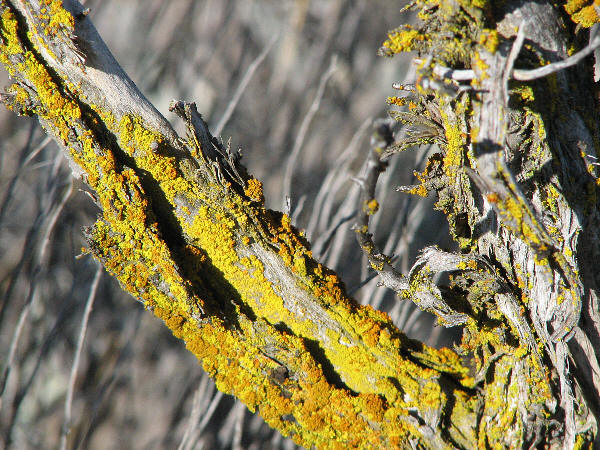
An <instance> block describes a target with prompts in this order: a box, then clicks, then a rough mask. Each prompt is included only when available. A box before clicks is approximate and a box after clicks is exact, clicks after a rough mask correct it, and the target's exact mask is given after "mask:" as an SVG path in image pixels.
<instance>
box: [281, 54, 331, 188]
mask: <svg viewBox="0 0 600 450" xmlns="http://www.w3.org/2000/svg"><path fill="white" fill-rule="evenodd" d="M336 67H337V56H336V55H333V56H332V57H331V62H330V63H329V67H328V68H327V70H326V71H325V73H324V74H323V75H322V76H321V80H320V81H319V86H318V87H317V92H316V94H315V98H314V99H313V101H312V104H311V105H310V108H309V109H308V112H307V113H306V115H305V116H304V119H303V120H302V123H301V124H300V129H299V130H298V135H297V136H296V140H295V142H294V147H293V148H292V151H291V153H290V156H289V157H288V160H287V163H286V166H285V174H284V177H283V198H284V199H285V198H286V197H289V198H290V199H291V198H292V178H293V177H294V169H295V168H296V161H297V160H298V156H299V155H300V150H301V149H302V145H303V144H304V139H305V138H306V133H307V132H308V127H309V126H310V123H311V122H312V119H313V117H314V116H315V114H316V113H317V111H318V110H319V107H320V106H321V100H323V94H324V93H325V86H326V85H327V81H329V79H330V78H331V76H332V75H333V74H334V72H335V70H336Z"/></svg>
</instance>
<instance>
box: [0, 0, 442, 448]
mask: <svg viewBox="0 0 600 450" xmlns="http://www.w3.org/2000/svg"><path fill="white" fill-rule="evenodd" d="M86 6H88V7H89V8H90V9H91V13H90V15H89V17H90V19H91V20H92V21H93V22H94V23H95V25H96V27H97V28H98V30H99V32H100V34H101V36H102V37H103V38H104V39H105V41H106V43H107V44H108V46H109V48H110V49H111V50H112V52H113V53H114V55H115V57H116V59H117V60H118V61H119V63H120V64H121V65H122V66H123V68H124V69H125V71H126V72H127V73H128V74H129V75H130V77H131V78H132V79H133V80H134V82H135V83H136V84H137V85H138V86H139V88H140V90H141V91H142V92H143V93H144V94H145V95H147V97H148V98H149V99H150V100H151V101H152V102H153V103H154V104H155V105H156V106H157V108H158V109H159V111H161V112H162V113H163V114H165V116H166V117H167V118H168V119H169V120H170V121H171V123H173V124H174V126H175V128H176V129H177V130H178V131H180V132H181V131H182V130H183V127H182V124H181V123H180V122H179V121H178V119H176V118H175V117H174V116H171V115H170V113H169V112H168V104H169V102H170V101H171V100H172V99H181V100H187V101H195V102H196V103H197V105H198V110H199V111H200V112H201V113H202V114H203V116H204V118H205V119H206V120H207V122H208V123H209V125H210V126H211V130H212V131H213V134H216V135H220V136H221V137H222V138H223V140H224V141H225V142H227V141H228V140H229V139H231V145H232V147H234V148H241V149H242V152H243V155H244V158H243V160H242V162H243V163H244V164H245V165H246V166H247V167H248V168H249V171H250V172H251V173H253V174H254V175H255V176H256V177H257V178H259V179H260V180H262V181H263V182H264V185H265V195H266V198H267V205H268V206H269V207H270V208H273V209H278V210H286V211H289V212H290V214H291V216H292V218H293V221H294V224H295V225H296V226H298V227H300V228H303V229H305V230H306V232H307V235H308V237H309V238H310V240H311V242H312V245H313V253H314V255H315V257H316V258H317V259H319V260H320V261H322V262H325V263H326V264H327V265H328V266H330V267H332V268H333V269H335V270H336V271H338V273H339V274H340V275H341V277H342V279H343V280H345V282H346V286H347V287H348V289H349V291H351V293H352V295H353V296H354V297H355V298H356V299H357V300H358V301H360V302H362V303H370V304H372V305H373V306H374V307H376V308H378V309H381V310H384V311H387V312H388V313H390V315H391V316H392V318H393V319H394V321H395V323H396V324H397V326H398V327H399V328H400V329H401V330H403V331H404V332H405V333H407V334H408V335H409V336H411V337H414V338H417V339H420V340H423V341H424V342H426V343H428V344H430V345H435V346H438V347H439V346H449V345H452V334H451V333H448V332H446V331H445V330H442V329H441V328H440V327H436V326H435V324H434V321H433V319H432V317H431V316H430V315H428V314H423V313H421V312H420V311H419V310H418V309H416V308H415V307H414V305H412V304H411V303H409V302H401V301H399V300H397V299H396V298H395V297H394V295H393V294H392V293H391V292H389V291H387V290H386V289H385V288H383V287H379V286H378V284H377V278H376V277H374V276H373V273H372V271H370V270H369V269H368V265H367V262H366V259H365V258H364V257H363V256H362V255H361V253H360V250H359V247H358V245H357V244H356V241H355V237H354V233H353V232H352V231H351V230H350V227H351V225H352V217H353V214H354V212H355V209H356V205H357V204H358V188H357V186H356V184H355V183H354V182H353V181H352V177H357V176H360V172H361V166H362V164H363V162H364V160H365V158H366V155H367V152H368V150H369V139H370V136H371V134H372V122H373V121H374V120H375V119H377V118H381V117H386V110H387V109H388V108H387V105H386V102H385V101H386V97H387V96H390V95H394V93H395V92H394V90H393V89H392V83H394V82H402V81H405V80H407V79H408V80H409V81H410V76H411V74H410V72H409V71H410V63H409V60H408V59H406V60H402V59H400V58H395V59H386V58H383V57H378V56H376V52H377V49H378V48H379V46H380V45H381V43H382V42H383V41H384V40H385V38H386V32H387V31H388V30H390V29H392V28H394V27H396V26H398V25H399V24H400V23H401V22H406V21H408V20H410V16H408V15H406V14H400V9H401V8H402V6H404V2H402V1H397V2H394V1H391V2H390V1H388V0H327V1H310V0H202V1H193V0H173V1H165V0H95V1H94V0H89V1H87V2H86ZM0 82H1V85H2V86H3V87H4V86H7V85H8V83H9V81H8V77H7V74H6V73H5V72H4V71H0ZM432 151H435V149H431V148H415V149H413V150H411V151H408V152H405V153H403V154H400V155H397V156H394V157H393V158H392V159H391V160H390V165H389V168H388V170H387V171H386V173H385V174H384V175H383V177H382V178H381V180H380V185H379V187H378V196H377V197H378V200H379V201H380V204H381V205H382V206H381V209H380V212H379V213H378V214H377V215H376V216H374V218H373V221H372V222H373V223H372V228H371V230H372V231H373V232H374V233H375V241H376V243H377V244H378V245H379V246H380V249H382V250H384V251H385V252H386V253H387V254H389V255H394V256H395V257H396V266H397V267H398V268H399V269H400V270H401V271H403V272H404V273H406V272H407V271H408V270H409V268H410V266H411V265H412V262H413V261H414V259H415V256H416V254H417V252H418V250H419V249H421V248H423V247H424V246H425V245H431V244H438V245H440V246H442V247H443V248H449V247H450V246H451V244H450V242H449V237H448V231H447V225H446V222H445V219H444V217H443V215H442V214H441V213H439V212H437V211H435V210H434V209H433V199H432V198H428V199H423V198H420V197H411V196H408V195H406V194H402V193H399V192H396V190H395V187H396V186H398V185H407V184H413V183H415V180H414V177H413V171H414V170H420V169H422V168H423V163H424V160H425V158H426V156H427V155H428V154H430V153H431V152H432ZM78 183H79V182H75V181H73V180H72V179H71V176H70V171H69V169H68V165H67V164H66V162H65V160H64V159H63V157H62V156H61V154H60V152H59V150H58V148H57V146H56V145H55V144H54V142H53V141H51V140H50V139H48V138H47V137H46V136H45V134H44V132H43V130H42V129H41V128H40V127H39V125H38V123H37V121H36V120H35V119H30V118H21V117H16V116H15V115H14V114H13V113H11V112H9V111H7V110H6V109H5V108H4V107H0V363H1V364H2V365H1V372H0V395H1V397H0V447H10V448H18V449H29V448H31V449H45V448H58V447H60V446H61V445H63V446H66V448H93V449H105V448H135V449H137V448H143V449H153V448H155V449H162V448H181V449H195V448H206V449H214V448H236V449H237V448H251V449H269V448H273V449H276V448H285V449H287V448H294V447H295V446H294V444H293V443H292V442H291V441H288V440H286V439H284V438H282V437H281V436H280V435H279V434H278V433H277V432H274V431H272V430H271V429H269V428H268V427H267V426H266V425H265V424H264V422H263V421H262V419H261V418H260V417H259V416H258V415H254V414H251V413H250V412H249V411H248V410H247V409H246V408H245V407H244V406H243V405H241V404H240V403H239V402H237V401H236V400H235V399H233V398H231V397H229V396H226V395H222V394H219V393H218V392H217V391H216V390H215V388H214V385H213V383H212V381H211V380H210V379H208V378H207V377H206V376H205V375H204V373H203V371H202V369H201V367H200V365H199V364H198V362H197V361H196V360H195V358H194V356H192V355H191V354H190V353H188V352H187V351H186V350H185V348H184V345H183V343H182V342H180V341H178V340H176V339H175V338H173V337H172V336H171V334H170V332H169V331H168V329H167V328H166V327H164V326H163V324H162V322H160V320H158V319H155V318H154V317H153V316H152V315H151V314H149V313H146V312H144V309H143V307H142V305H141V304H140V303H137V302H136V301H134V300H133V299H132V298H131V297H129V296H128V295H126V294H125V293H123V292H122V291H121V290H120V288H119V285H118V283H117V282H116V281H115V280H113V279H111V278H110V277H109V276H107V275H106V274H105V273H104V272H103V271H102V270H99V269H98V266H97V264H96V263H95V261H93V260H92V259H91V258H90V257H89V256H84V257H78V255H80V253H81V248H82V246H83V245H84V241H83V239H82V227H83V226H86V225H89V224H91V223H92V222H93V221H94V218H95V216H96V214H98V210H97V209H96V207H95V206H94V204H93V203H92V202H91V201H90V199H89V198H88V197H87V196H86V195H84V194H83V193H82V192H81V188H82V186H81V185H80V184H78ZM286 198H289V201H286ZM88 319H89V320H88ZM78 343H80V344H79V345H78ZM78 348H79V349H80V350H79V351H78ZM77 355H79V356H77ZM74 367H75V368H76V370H74ZM65 418H67V419H69V418H70V420H69V423H70V433H69V434H68V437H67V438H66V440H65V436H66V434H65V432H64V430H66V428H65ZM61 436H62V443H61Z"/></svg>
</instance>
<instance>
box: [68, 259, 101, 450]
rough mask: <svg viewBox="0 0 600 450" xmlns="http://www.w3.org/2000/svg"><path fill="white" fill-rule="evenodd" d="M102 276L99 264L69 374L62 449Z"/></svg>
mask: <svg viewBox="0 0 600 450" xmlns="http://www.w3.org/2000/svg"><path fill="white" fill-rule="evenodd" d="M101 276H102V266H101V265H100V264H98V267H97V268H96V274H95V275H94V280H93V281H92V285H91V287H90V293H89V295H88V298H87V301H86V303H85V310H84V312H83V318H82V319H81V329H80V330H79V337H78V338H77V346H76V347H75V358H73V365H72V366H71V373H70V374H69V384H68V388H67V397H66V399H65V416H64V418H63V427H62V430H61V433H60V448H61V450H65V449H66V448H67V438H68V436H69V432H70V430H71V413H72V406H73V391H74V390H75V378H76V377H77V369H78V367H79V360H80V359H81V351H82V350H83V343H84V341H85V335H86V333H87V326H88V321H89V318H90V313H91V312H92V306H93V305H94V299H95V298H96V292H97V291H98V285H99V284H100V277H101Z"/></svg>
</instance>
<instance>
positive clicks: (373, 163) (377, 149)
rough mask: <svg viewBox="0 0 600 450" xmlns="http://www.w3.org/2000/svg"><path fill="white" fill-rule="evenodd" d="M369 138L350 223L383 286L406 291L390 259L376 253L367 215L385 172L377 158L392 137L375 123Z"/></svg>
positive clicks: (386, 128) (371, 211)
mask: <svg viewBox="0 0 600 450" xmlns="http://www.w3.org/2000/svg"><path fill="white" fill-rule="evenodd" d="M375 127H376V130H375V133H374V135H373V138H372V143H371V147H372V148H371V151H370V152H369V157H368V160H367V169H366V173H365V175H364V177H362V178H360V179H357V180H356V182H357V184H358V185H359V186H360V189H361V193H360V198H359V207H358V213H357V216H356V222H355V224H354V227H353V228H354V231H355V232H356V239H357V240H358V244H359V245H360V248H361V249H362V250H363V253H364V255H365V256H366V257H367V258H368V260H369V264H370V266H371V267H372V268H373V269H374V270H375V271H376V272H377V273H378V274H379V276H380V278H381V281H382V282H383V284H384V285H385V286H387V287H388V288H390V289H392V290H393V291H395V292H401V291H403V290H405V289H408V281H407V280H406V278H405V277H404V276H402V275H401V274H400V273H398V272H397V271H396V270H395V269H394V267H393V266H392V264H391V258H390V257H388V256H386V255H384V254H382V253H379V252H378V251H377V250H376V247H375V243H374V242H373V236H372V235H371V234H370V233H369V220H370V216H371V215H373V214H374V212H375V210H376V208H377V201H376V200H375V188H376V187H377V181H378V180H379V176H380V175H381V173H382V172H383V171H384V170H385V164H384V163H383V162H382V161H381V159H380V155H381V154H382V153H383V152H384V150H385V149H386V148H387V147H389V146H390V145H392V144H393V142H394V136H393V133H392V130H391V128H390V124H389V123H388V122H387V121H378V122H376V124H375Z"/></svg>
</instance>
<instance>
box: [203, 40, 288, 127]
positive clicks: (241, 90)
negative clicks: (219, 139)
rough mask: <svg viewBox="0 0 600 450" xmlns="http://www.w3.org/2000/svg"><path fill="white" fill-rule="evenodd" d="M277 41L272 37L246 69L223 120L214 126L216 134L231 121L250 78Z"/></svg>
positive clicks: (222, 117)
mask: <svg viewBox="0 0 600 450" xmlns="http://www.w3.org/2000/svg"><path fill="white" fill-rule="evenodd" d="M275 41H277V36H274V37H273V39H271V41H270V42H269V43H268V44H267V46H266V47H265V48H264V50H263V51H262V52H261V53H260V55H258V56H257V57H256V59H255V60H254V61H252V64H250V65H249V66H248V69H247V70H246V73H245V74H244V76H243V78H242V81H240V84H239V85H238V87H237V89H236V90H235V94H233V97H232V98H231V101H230V102H229V103H228V104H227V108H225V112H224V113H223V115H222V116H221V120H219V123H217V125H216V126H215V128H214V135H215V136H219V135H220V134H221V132H222V131H223V128H225V125H227V122H229V119H230V118H231V116H232V114H233V112H234V111H235V108H236V107H237V105H238V103H239V101H240V99H241V98H242V95H243V94H244V91H245V90H246V87H247V86H248V83H250V80H252V77H253V76H254V72H256V69H258V66H260V64H261V63H262V62H263V61H264V59H265V57H266V56H267V54H268V53H269V51H271V49H272V48H273V44H275Z"/></svg>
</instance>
